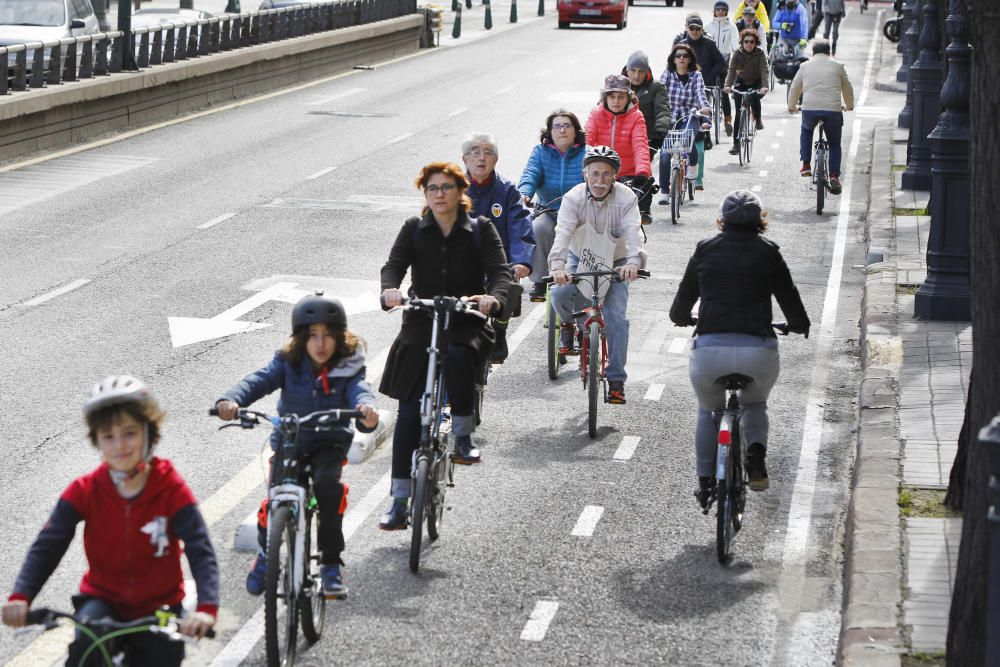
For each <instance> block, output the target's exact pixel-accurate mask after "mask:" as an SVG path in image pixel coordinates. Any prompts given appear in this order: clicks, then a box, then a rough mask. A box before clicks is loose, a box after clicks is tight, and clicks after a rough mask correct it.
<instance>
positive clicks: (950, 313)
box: [913, 0, 972, 322]
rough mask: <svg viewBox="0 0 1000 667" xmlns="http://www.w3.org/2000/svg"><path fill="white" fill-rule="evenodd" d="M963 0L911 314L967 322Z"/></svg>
mask: <svg viewBox="0 0 1000 667" xmlns="http://www.w3.org/2000/svg"><path fill="white" fill-rule="evenodd" d="M965 12H966V8H965V0H951V2H950V5H949V11H948V20H947V25H948V36H949V37H951V42H950V43H949V44H948V48H947V49H946V50H945V53H946V54H947V57H948V76H947V77H945V81H944V85H943V86H942V87H941V107H942V109H943V111H942V112H941V115H940V116H938V121H937V127H935V128H934V131H933V132H931V134H930V137H929V139H930V141H931V192H932V193H933V196H932V197H931V201H930V214H931V227H930V231H929V232H928V234H927V279H926V280H924V284H923V285H921V286H920V288H919V289H918V290H917V294H916V296H915V297H914V300H913V314H914V315H915V316H916V317H919V318H922V319H929V320H946V321H953V322H954V321H968V320H970V319H971V318H972V297H971V294H972V288H971V280H970V258H969V253H970V248H969V221H970V219H971V212H970V209H969V142H970V139H971V130H970V120H969V96H970V92H971V87H972V47H971V46H970V45H969V40H968V37H967V35H968V32H967V26H966V23H967V18H966V14H965Z"/></svg>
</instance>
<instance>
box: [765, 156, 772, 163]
mask: <svg viewBox="0 0 1000 667" xmlns="http://www.w3.org/2000/svg"><path fill="white" fill-rule="evenodd" d="M764 162H774V156H773V155H765V156H764Z"/></svg>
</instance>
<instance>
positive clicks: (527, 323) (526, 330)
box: [507, 304, 545, 357]
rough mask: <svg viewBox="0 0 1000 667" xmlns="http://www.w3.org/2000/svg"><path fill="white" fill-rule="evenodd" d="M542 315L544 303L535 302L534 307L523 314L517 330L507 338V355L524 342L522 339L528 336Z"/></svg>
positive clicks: (543, 313)
mask: <svg viewBox="0 0 1000 667" xmlns="http://www.w3.org/2000/svg"><path fill="white" fill-rule="evenodd" d="M544 315H545V304H536V305H535V307H534V308H532V309H531V312H530V313H528V314H527V315H525V316H524V319H523V320H522V321H521V324H520V326H518V327H517V331H515V332H514V333H513V334H512V335H511V337H510V338H509V339H508V340H507V356H508V357H509V356H511V355H513V354H514V351H515V350H517V348H519V347H520V346H521V343H523V342H524V339H525V338H527V337H528V334H530V333H531V330H532V329H533V328H534V327H535V325H536V324H538V322H539V321H540V320H541V319H542V317H543V316H544Z"/></svg>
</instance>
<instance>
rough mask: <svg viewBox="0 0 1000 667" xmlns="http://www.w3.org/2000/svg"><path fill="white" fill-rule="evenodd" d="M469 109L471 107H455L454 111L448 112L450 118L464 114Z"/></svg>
mask: <svg viewBox="0 0 1000 667" xmlns="http://www.w3.org/2000/svg"><path fill="white" fill-rule="evenodd" d="M468 110H469V107H459V108H457V109H455V110H454V111H452V112H451V113H450V114H448V118H454V117H455V116H457V115H459V114H463V113H465V112H466V111H468Z"/></svg>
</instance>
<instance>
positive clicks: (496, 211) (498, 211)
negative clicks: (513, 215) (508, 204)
mask: <svg viewBox="0 0 1000 667" xmlns="http://www.w3.org/2000/svg"><path fill="white" fill-rule="evenodd" d="M490 213H492V214H493V217H494V218H499V217H500V216H501V215H503V206H501V205H500V204H493V206H491V207H490Z"/></svg>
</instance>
